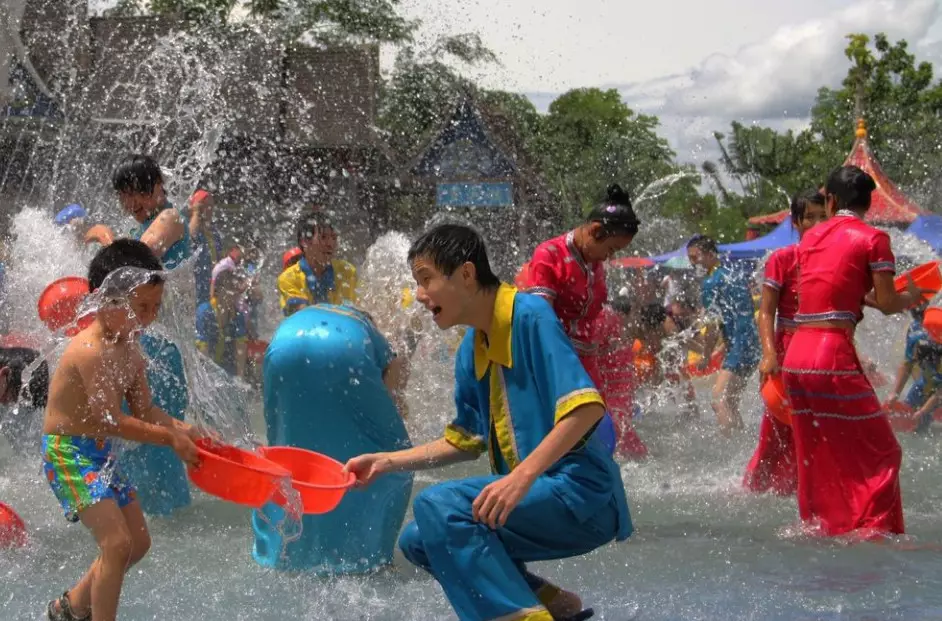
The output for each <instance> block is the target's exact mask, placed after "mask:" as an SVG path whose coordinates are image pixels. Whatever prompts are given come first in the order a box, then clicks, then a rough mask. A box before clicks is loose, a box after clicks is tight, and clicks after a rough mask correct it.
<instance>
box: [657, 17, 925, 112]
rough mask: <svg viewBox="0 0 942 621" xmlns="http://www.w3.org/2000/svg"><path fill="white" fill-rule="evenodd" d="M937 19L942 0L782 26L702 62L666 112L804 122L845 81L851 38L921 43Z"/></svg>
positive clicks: (668, 100) (668, 98)
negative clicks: (825, 88)
mask: <svg viewBox="0 0 942 621" xmlns="http://www.w3.org/2000/svg"><path fill="white" fill-rule="evenodd" d="M938 16H939V3H938V0H908V1H906V0H896V1H887V0H871V1H869V2H863V3H860V4H858V5H855V6H852V7H850V8H847V9H843V10H841V11H838V12H836V13H835V14H834V15H833V16H831V17H829V18H825V19H815V20H811V21H807V22H804V23H802V24H797V25H788V26H783V27H782V28H780V29H779V30H778V31H777V32H775V33H774V34H773V35H772V36H771V37H769V38H768V39H767V40H765V41H761V42H757V43H753V44H750V45H747V46H745V47H743V48H742V49H740V50H739V51H738V52H737V53H736V54H734V55H731V56H729V55H720V54H716V55H712V56H710V57H709V58H707V59H706V60H704V61H703V62H702V63H701V64H700V65H699V66H698V67H696V68H695V69H693V70H692V71H691V72H690V73H689V76H688V78H689V83H688V84H686V85H684V86H682V87H680V88H677V89H675V90H673V91H672V92H669V93H667V94H666V96H665V100H664V105H663V110H664V111H665V112H668V113H674V114H679V115H710V114H716V113H717V112H723V113H724V116H727V117H728V118H737V117H740V116H743V117H749V118H755V119H771V118H781V117H794V116H802V115H804V114H805V113H806V111H807V108H808V105H809V103H810V101H811V100H812V99H813V97H814V94H815V92H816V90H817V89H818V87H820V86H821V85H823V84H827V85H836V84H839V83H840V80H841V79H842V78H843V77H844V76H845V75H846V74H847V68H848V61H847V59H846V57H845V56H844V49H845V47H846V45H847V41H846V39H845V36H846V35H847V34H848V33H851V32H866V33H874V32H885V33H886V34H887V35H888V36H889V37H890V39H891V40H896V39H900V38H904V39H907V40H909V41H911V42H913V43H919V42H920V41H922V39H923V38H924V37H925V36H926V34H927V33H928V32H929V29H930V26H931V25H932V24H933V23H934V22H935V20H936V19H937V17H938ZM640 90H644V89H640Z"/></svg>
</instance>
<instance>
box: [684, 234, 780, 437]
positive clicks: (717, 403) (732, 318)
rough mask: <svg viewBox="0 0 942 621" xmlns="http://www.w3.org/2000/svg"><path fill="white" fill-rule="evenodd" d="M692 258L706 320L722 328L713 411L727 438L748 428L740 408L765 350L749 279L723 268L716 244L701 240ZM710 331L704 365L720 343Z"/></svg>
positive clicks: (690, 247)
mask: <svg viewBox="0 0 942 621" xmlns="http://www.w3.org/2000/svg"><path fill="white" fill-rule="evenodd" d="M687 257H688V258H689V259H690V263H691V265H693V266H694V269H695V270H696V271H697V273H698V275H700V276H701V277H703V284H702V288H701V296H700V297H701V305H702V306H703V310H704V312H706V313H707V315H711V316H713V317H715V318H716V319H717V320H718V322H719V332H720V334H722V336H723V341H724V343H725V348H726V355H725V358H724V359H723V366H722V368H721V369H720V372H719V373H718V374H717V376H716V383H715V384H714V385H713V394H712V405H713V411H714V412H716V418H717V422H718V423H719V425H720V430H721V431H722V432H723V433H724V434H728V433H730V432H731V431H734V430H740V429H742V428H743V422H742V415H741V414H740V413H739V402H740V399H741V398H742V392H743V389H745V387H746V380H747V379H749V376H750V375H752V373H753V372H754V371H755V370H756V368H757V367H758V366H759V359H760V358H761V353H762V351H761V348H760V346H759V331H758V328H757V327H756V320H755V313H756V307H755V304H754V303H753V301H752V294H751V293H750V292H749V280H748V275H746V274H745V273H744V272H734V271H732V270H730V269H728V268H727V267H726V266H724V265H722V264H721V263H720V259H719V255H718V252H717V247H716V241H714V240H713V239H711V238H709V237H706V236H705V235H697V236H695V237H694V238H693V239H691V240H690V241H689V242H688V244H687ZM717 337H718V335H717V333H716V332H715V331H712V330H711V331H710V334H709V335H708V336H707V339H706V343H705V345H704V352H703V364H704V365H706V364H709V361H710V357H711V356H712V355H713V350H714V348H715V347H716V343H717Z"/></svg>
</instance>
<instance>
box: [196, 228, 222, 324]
mask: <svg viewBox="0 0 942 621" xmlns="http://www.w3.org/2000/svg"><path fill="white" fill-rule="evenodd" d="M209 228H210V234H209V235H206V233H205V232H204V231H202V230H201V231H200V232H199V233H198V234H197V235H196V237H194V238H193V256H195V257H196V260H195V263H194V265H193V277H194V280H195V282H196V306H197V307H199V305H200V304H205V303H208V302H209V299H210V297H212V294H211V293H210V291H211V289H212V278H213V267H215V265H216V264H217V263H219V262H220V261H222V259H223V256H222V254H221V251H222V236H221V235H220V234H219V231H218V230H216V227H214V226H212V225H210V227H209Z"/></svg>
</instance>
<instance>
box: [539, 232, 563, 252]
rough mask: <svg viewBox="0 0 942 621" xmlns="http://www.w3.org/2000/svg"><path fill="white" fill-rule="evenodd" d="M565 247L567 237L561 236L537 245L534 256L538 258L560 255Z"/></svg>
mask: <svg viewBox="0 0 942 621" xmlns="http://www.w3.org/2000/svg"><path fill="white" fill-rule="evenodd" d="M565 245H566V235H560V236H559V237H553V238H551V239H547V240H546V241H543V242H540V244H539V245H537V247H536V250H534V251H533V256H534V257H536V256H537V255H541V254H543V255H545V254H549V255H555V254H557V253H559V252H560V250H561V249H562V248H564V247H565Z"/></svg>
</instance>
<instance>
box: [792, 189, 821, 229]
mask: <svg viewBox="0 0 942 621" xmlns="http://www.w3.org/2000/svg"><path fill="white" fill-rule="evenodd" d="M824 203H825V200H824V195H823V194H821V192H819V191H817V190H805V191H804V192H798V193H797V194H795V195H794V196H793V197H792V204H791V211H792V222H793V223H794V224H795V225H797V224H798V223H799V222H801V220H802V218H804V217H805V209H806V208H807V207H808V205H821V206H822V207H823V206H824Z"/></svg>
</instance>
